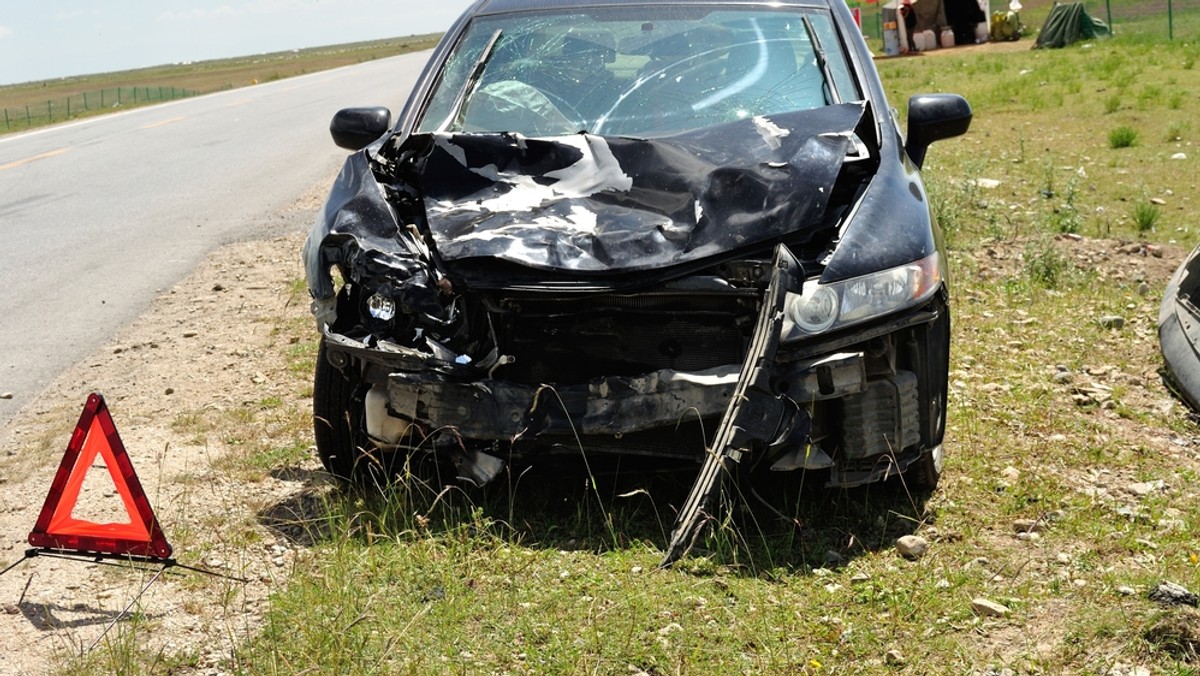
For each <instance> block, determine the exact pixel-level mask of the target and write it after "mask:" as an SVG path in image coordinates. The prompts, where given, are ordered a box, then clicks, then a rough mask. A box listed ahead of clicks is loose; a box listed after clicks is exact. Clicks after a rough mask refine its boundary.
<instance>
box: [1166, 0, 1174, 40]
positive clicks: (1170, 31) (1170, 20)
mask: <svg viewBox="0 0 1200 676" xmlns="http://www.w3.org/2000/svg"><path fill="white" fill-rule="evenodd" d="M1167 39H1168V40H1174V39H1175V12H1174V11H1172V7H1171V0H1167Z"/></svg>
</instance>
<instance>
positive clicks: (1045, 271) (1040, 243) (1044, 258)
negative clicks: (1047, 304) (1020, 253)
mask: <svg viewBox="0 0 1200 676" xmlns="http://www.w3.org/2000/svg"><path fill="white" fill-rule="evenodd" d="M1024 260H1025V276H1026V277H1028V278H1029V279H1030V280H1032V281H1033V282H1034V283H1036V284H1038V285H1040V286H1043V287H1045V288H1047V289H1055V288H1058V287H1059V286H1060V285H1061V284H1063V283H1064V282H1065V281H1066V279H1067V276H1068V275H1069V274H1070V271H1071V262H1070V260H1068V259H1067V257H1066V256H1065V255H1063V253H1062V252H1060V251H1059V250H1058V248H1056V247H1055V246H1054V241H1053V240H1051V239H1041V240H1037V241H1035V242H1030V243H1029V244H1028V245H1026V247H1025V255H1024Z"/></svg>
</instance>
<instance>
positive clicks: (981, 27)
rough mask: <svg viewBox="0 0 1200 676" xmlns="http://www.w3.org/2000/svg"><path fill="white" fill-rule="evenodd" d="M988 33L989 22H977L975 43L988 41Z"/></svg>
mask: <svg viewBox="0 0 1200 676" xmlns="http://www.w3.org/2000/svg"><path fill="white" fill-rule="evenodd" d="M988 33H989V31H988V24H987V22H986V21H984V22H983V23H977V24H975V43H976V44H982V43H984V42H987V41H988Z"/></svg>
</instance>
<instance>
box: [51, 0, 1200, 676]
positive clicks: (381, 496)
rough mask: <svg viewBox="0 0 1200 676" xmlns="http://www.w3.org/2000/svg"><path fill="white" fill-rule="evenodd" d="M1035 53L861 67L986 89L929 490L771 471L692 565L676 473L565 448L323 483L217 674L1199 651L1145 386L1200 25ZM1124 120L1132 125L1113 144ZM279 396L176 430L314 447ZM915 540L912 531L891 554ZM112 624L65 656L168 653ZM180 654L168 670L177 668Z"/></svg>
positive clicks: (974, 662)
mask: <svg viewBox="0 0 1200 676" xmlns="http://www.w3.org/2000/svg"><path fill="white" fill-rule="evenodd" d="M1027 4H1028V5H1035V4H1036V3H1034V2H1032V1H1031V2H1029V3H1027ZM1035 9H1036V8H1035ZM1043 16H1044V14H1043ZM1031 21H1032V19H1031V18H1026V22H1027V23H1031ZM1035 27H1036V26H1035ZM1030 46H1032V40H1031V39H1030V38H1028V37H1027V38H1025V39H1024V40H1022V41H1021V42H1019V43H1017V44H1016V45H1015V48H1014V49H1011V50H1005V49H996V48H995V47H997V46H984V47H979V48H964V49H954V50H946V51H944V52H939V53H931V54H929V55H926V56H920V57H912V58H901V59H892V60H886V61H881V62H879V64H878V65H879V68H880V70H881V73H882V76H883V78H884V81H885V84H886V86H887V87H888V90H889V97H890V99H891V103H892V105H893V106H895V107H896V108H897V109H898V111H899V112H900V113H901V114H903V110H904V104H905V102H906V101H907V99H908V97H909V96H910V95H913V94H916V93H923V92H930V91H947V92H957V93H961V94H963V95H965V96H966V97H967V99H968V100H969V101H970V102H971V103H972V105H973V107H974V110H975V120H974V123H973V125H972V128H971V131H970V133H969V134H968V135H967V136H965V137H963V138H960V139H955V140H951V141H947V142H944V143H940V144H938V145H936V146H934V147H933V148H932V149H931V151H930V154H929V156H928V158H927V160H926V168H927V176H928V182H929V187H930V191H931V199H932V200H933V207H934V210H935V214H936V216H937V218H938V220H939V222H940V223H941V225H942V227H943V228H944V230H945V234H946V238H947V245H948V248H949V256H950V261H951V273H952V275H953V278H952V282H953V285H954V286H953V313H954V314H953V316H954V337H953V343H952V359H951V374H950V382H951V390H950V391H951V400H950V406H949V421H948V438H947V449H948V450H947V460H946V467H945V475H944V477H943V482H942V486H941V487H940V488H939V489H938V490H937V491H936V492H934V493H933V494H932V495H928V496H926V495H919V494H911V493H910V492H909V491H907V490H906V488H905V487H904V486H903V485H902V484H896V485H890V486H884V487H874V488H869V489H861V490H850V491H828V490H825V489H824V488H823V487H822V485H821V479H822V477H820V476H812V477H808V478H807V480H806V481H801V482H797V483H796V484H795V485H794V486H793V487H792V490H791V491H790V492H775V493H773V494H772V495H774V496H776V497H775V499H774V502H773V505H774V506H773V510H768V509H764V508H761V507H760V506H759V503H758V501H757V500H756V499H755V497H754V496H750V495H741V496H736V497H735V499H733V500H732V502H731V505H732V509H729V510H725V513H727V514H731V516H730V517H729V518H728V519H727V520H725V521H722V522H719V523H714V524H712V525H711V527H710V528H709V529H708V535H707V536H706V537H705V538H704V539H703V540H702V542H700V543H699V544H698V546H697V551H696V552H694V553H693V555H692V556H691V557H689V558H688V559H686V560H685V561H684V562H683V563H682V564H681V565H679V566H677V567H676V568H674V569H671V570H658V569H657V568H656V564H657V563H658V561H659V559H660V557H661V551H660V548H661V547H662V546H663V543H664V541H665V538H666V534H667V531H668V530H669V529H670V527H671V523H672V520H673V517H674V512H673V506H677V505H678V504H679V497H680V496H681V495H682V492H683V491H684V490H685V489H686V477H685V478H683V479H679V478H676V479H674V480H672V478H671V477H666V478H658V477H651V478H645V479H643V480H639V481H635V482H634V483H632V484H614V483H613V482H610V481H607V480H606V479H604V478H603V477H600V476H597V475H589V474H588V472H587V471H586V467H585V468H582V469H581V463H576V465H575V467H574V469H573V471H571V472H568V473H564V474H550V475H547V474H535V473H530V474H526V475H507V476H505V477H504V478H502V479H501V480H499V481H498V485H495V486H492V487H490V488H489V489H488V490H487V491H478V490H474V489H467V488H461V487H457V486H452V487H449V488H440V487H438V486H437V485H436V484H434V483H432V482H426V481H423V480H421V479H419V478H417V477H416V476H414V477H412V478H410V480H409V481H407V482H403V483H401V484H399V485H397V486H391V487H386V488H367V489H364V490H361V491H357V492H342V491H338V490H335V489H334V488H332V487H331V485H330V484H329V483H328V482H323V481H316V482H314V483H313V484H312V485H311V486H310V487H309V489H308V490H307V492H306V493H305V494H304V496H302V498H301V499H297V500H294V501H292V502H290V503H289V504H288V505H282V506H278V507H281V508H287V509H274V510H272V511H271V514H272V515H273V516H272V517H271V519H272V520H271V521H270V523H268V524H267V525H269V526H271V527H273V528H277V529H283V530H285V531H286V532H288V533H290V534H291V537H292V538H293V539H294V541H295V542H296V543H298V545H301V546H303V547H306V548H308V550H309V552H310V553H309V555H307V556H305V557H298V558H296V559H295V563H294V569H293V571H292V577H291V580H290V582H289V583H288V584H287V586H286V588H282V589H280V590H279V593H278V594H277V595H276V596H275V597H274V599H273V601H272V606H271V609H270V610H269V612H268V613H267V615H266V618H265V620H264V624H263V626H262V627H261V629H260V631H259V633H258V636H257V638H256V639H255V640H253V641H251V642H250V643H249V644H247V645H245V646H244V647H243V648H242V649H241V650H240V651H238V652H237V653H236V654H234V655H230V656H228V663H227V664H225V665H224V666H225V667H226V668H229V669H232V670H235V671H245V672H247V673H296V672H301V671H306V672H320V673H363V672H368V673H397V672H400V673H443V672H449V673H630V674H638V673H642V674H665V673H698V674H699V673H704V674H708V673H713V674H718V673H811V674H818V673H860V672H875V673H884V672H899V673H914V674H918V673H946V674H962V673H981V674H982V673H992V674H999V673H1047V674H1053V673H1098V674H1134V673H1181V674H1182V673H1194V672H1195V671H1196V670H1197V669H1200V657H1198V652H1200V614H1198V613H1197V611H1196V610H1195V609H1194V608H1191V607H1188V606H1186V605H1184V606H1166V605H1163V604H1161V603H1158V602H1155V601H1153V600H1151V599H1150V598H1149V594H1150V592H1151V591H1152V590H1153V589H1155V588H1156V586H1157V585H1159V584H1160V583H1162V582H1165V581H1170V582H1174V583H1177V584H1179V585H1182V586H1183V587H1185V588H1188V589H1191V590H1192V591H1200V543H1198V542H1197V540H1196V538H1195V536H1194V533H1195V532H1196V529H1197V528H1198V527H1200V483H1198V481H1197V478H1198V476H1200V428H1198V427H1197V422H1196V421H1195V418H1194V417H1192V415H1191V414H1190V413H1189V412H1188V411H1187V410H1186V409H1185V408H1184V407H1183V406H1182V405H1181V404H1179V403H1178V402H1177V401H1176V400H1175V399H1173V398H1172V397H1171V395H1170V393H1169V391H1168V389H1167V388H1166V387H1165V385H1164V384H1163V383H1162V381H1161V380H1160V377H1159V374H1158V371H1159V368H1160V366H1161V358H1160V356H1159V353H1158V347H1157V336H1156V332H1155V321H1156V317H1157V312H1158V307H1159V303H1160V301H1161V295H1162V291H1163V288H1164V287H1165V284H1166V280H1167V277H1168V276H1169V275H1170V273H1171V272H1172V271H1173V269H1174V267H1175V266H1176V265H1177V264H1178V262H1179V261H1180V260H1182V256H1183V255H1184V254H1185V253H1186V252H1187V251H1188V250H1190V248H1191V247H1192V246H1193V245H1195V244H1196V242H1197V239H1198V237H1197V235H1198V232H1197V228H1198V227H1200V225H1198V224H1197V222H1196V220H1195V217H1194V213H1195V210H1196V209H1197V200H1198V199H1200V190H1198V189H1197V184H1196V182H1197V179H1196V178H1195V177H1196V175H1197V172H1196V171H1195V169H1194V167H1195V166H1196V162H1197V161H1200V146H1198V144H1197V141H1198V140H1200V137H1198V136H1197V134H1200V129H1194V128H1193V125H1192V123H1191V120H1194V119H1196V117H1197V115H1198V114H1200V78H1197V77H1196V72H1195V70H1194V67H1195V63H1196V61H1197V57H1200V46H1198V45H1197V44H1195V43H1194V42H1184V41H1176V42H1172V43H1165V42H1159V43H1153V42H1149V41H1146V40H1144V39H1142V38H1132V39H1123V38H1122V37H1120V36H1118V37H1117V38H1114V39H1111V40H1106V41H1098V42H1095V43H1089V44H1085V45H1076V46H1074V47H1071V48H1068V49H1064V50H1054V51H1031V50H1029V49H1028V47H1030ZM189 86H191V85H189ZM1114 129H1128V130H1130V131H1131V132H1133V134H1132V135H1131V138H1136V143H1134V142H1130V143H1120V144H1119V143H1115V142H1113V136H1112V133H1113V132H1112V130H1114ZM292 293H293V298H291V299H287V300H286V301H285V300H281V302H280V304H281V306H282V305H284V304H285V302H286V307H287V308H288V317H287V318H286V319H281V320H280V322H279V324H278V326H277V327H275V329H274V330H276V331H278V332H279V333H280V334H281V335H283V336H287V337H289V342H290V344H291V348H290V351H289V358H290V361H291V367H290V368H289V369H288V370H287V372H286V373H278V374H271V378H272V379H276V380H279V379H288V381H289V382H291V383H292V387H294V389H295V391H296V392H297V393H300V394H303V393H311V382H310V373H311V366H312V360H313V357H314V355H315V352H316V343H315V336H314V333H313V331H312V328H311V320H310V318H309V317H308V316H307V314H306V313H305V311H304V310H305V303H304V302H303V299H302V296H303V293H304V292H303V289H302V285H297V286H295V287H293V290H292ZM292 406H294V404H292V403H287V402H281V401H279V400H271V401H266V400H264V401H263V402H262V405H261V406H260V407H258V409H256V410H251V411H225V412H216V411H209V410H201V411H196V412H193V413H189V414H187V415H185V416H181V418H180V420H179V421H178V425H177V431H178V432H179V433H180V434H187V435H221V436H222V438H223V441H224V442H225V443H227V444H228V445H229V446H231V447H233V448H236V449H238V451H237V454H236V455H235V456H234V457H232V458H231V459H229V460H227V461H226V462H227V463H228V465H227V467H226V469H227V471H230V472H238V473H242V474H244V475H245V476H247V477H250V478H253V477H254V476H263V475H265V474H266V473H267V472H272V471H276V472H277V471H288V470H290V469H294V468H298V467H305V468H308V469H312V468H313V467H314V465H313V460H312V457H311V451H310V450H308V445H309V443H310V439H311V430H310V427H309V423H308V420H307V417H306V412H305V411H304V410H302V409H292V408H291V407H292ZM564 477H565V478H564ZM680 484H684V485H682V486H681V485H680ZM780 496H782V497H780ZM282 513H287V514H288V515H289V516H288V517H287V518H284V519H280V517H279V514H282ZM264 523H266V520H264ZM906 535H915V536H918V537H920V538H922V539H923V540H924V541H925V542H926V543H927V544H928V550H927V551H926V552H925V553H924V554H922V555H919V556H915V557H913V558H906V557H904V556H901V555H900V554H899V553H898V552H897V550H896V548H895V543H896V541H897V539H898V538H900V537H901V536H906ZM197 538H200V539H202V534H197ZM199 541H200V540H198V541H197V542H199ZM181 551H186V548H181ZM192 556H199V555H198V554H192ZM124 631H125V632H126V633H124V634H122V633H118V634H117V638H116V639H114V640H113V641H111V642H109V643H108V644H106V646H105V647H104V648H103V649H102V650H100V651H99V652H97V653H96V654H94V655H92V656H91V657H90V658H89V659H88V660H87V661H85V662H83V663H79V662H76V661H72V662H71V663H70V664H69V668H70V669H71V670H78V669H91V670H93V671H96V672H103V671H108V670H111V669H115V670H134V671H137V670H156V669H161V668H162V667H163V666H164V665H163V663H162V662H161V660H162V656H161V655H157V654H155V655H148V654H144V653H141V652H139V651H138V649H137V648H136V641H129V640H127V639H126V638H123V637H126V636H127V633H128V632H130V631H136V626H135V624H132V623H131V624H129V625H128V627H127V628H125V629H124ZM179 659H182V660H183V661H184V663H183V664H171V665H169V666H172V667H174V666H188V664H187V656H186V655H185V656H183V657H182V658H179ZM1139 668H1144V669H1148V670H1149V672H1146V671H1137V669H1139ZM1005 670H1009V671H1005Z"/></svg>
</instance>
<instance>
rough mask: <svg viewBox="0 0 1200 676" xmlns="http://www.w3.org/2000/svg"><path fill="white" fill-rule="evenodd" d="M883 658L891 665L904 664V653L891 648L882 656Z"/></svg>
mask: <svg viewBox="0 0 1200 676" xmlns="http://www.w3.org/2000/svg"><path fill="white" fill-rule="evenodd" d="M883 660H884V661H885V662H887V663H888V664H890V665H892V666H900V665H902V664H904V653H902V652H900V651H899V650H896V649H895V648H892V649H891V650H889V651H887V654H886V655H884V656H883Z"/></svg>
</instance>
